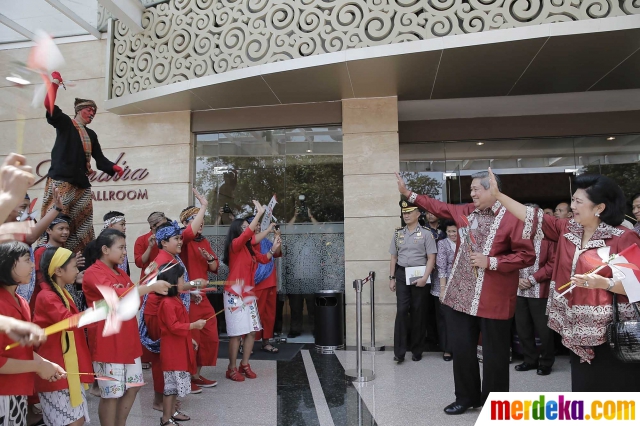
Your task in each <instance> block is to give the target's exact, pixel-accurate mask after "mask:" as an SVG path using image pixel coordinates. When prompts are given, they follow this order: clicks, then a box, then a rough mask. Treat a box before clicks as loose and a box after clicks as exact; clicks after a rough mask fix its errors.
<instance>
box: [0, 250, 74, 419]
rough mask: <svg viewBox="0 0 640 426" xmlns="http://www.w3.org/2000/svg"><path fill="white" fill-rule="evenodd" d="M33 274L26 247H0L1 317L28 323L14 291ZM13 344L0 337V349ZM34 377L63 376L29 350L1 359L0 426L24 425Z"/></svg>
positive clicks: (24, 348) (21, 301) (25, 305)
mask: <svg viewBox="0 0 640 426" xmlns="http://www.w3.org/2000/svg"><path fill="white" fill-rule="evenodd" d="M32 272H33V262H31V253H30V251H29V246H27V245H26V244H24V243H19V242H15V241H14V242H9V243H3V244H0V315H4V316H7V317H11V318H15V319H17V320H20V321H28V322H29V321H31V312H30V309H29V304H28V303H27V301H26V300H25V299H23V298H22V297H21V296H20V295H18V294H16V288H17V287H18V285H20V284H28V283H29V281H30V280H31V273H32ZM12 343H13V340H12V339H11V338H10V337H9V335H6V334H0V347H1V348H3V349H4V348H5V347H6V346H7V345H10V344H12ZM33 373H36V374H37V375H38V376H39V377H40V378H41V379H44V380H49V381H51V382H54V381H56V380H58V379H60V378H63V377H64V376H65V375H66V372H65V371H64V369H62V367H60V366H59V365H58V364H56V363H53V362H51V361H48V360H46V359H44V358H42V357H41V356H40V355H38V354H36V353H34V352H33V348H32V347H31V346H18V347H17V348H13V349H10V350H8V351H4V350H3V351H2V355H0V424H6V423H8V424H11V425H26V424H27V396H29V395H31V394H33V389H34V381H35V375H34V374H33Z"/></svg>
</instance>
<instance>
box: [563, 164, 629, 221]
mask: <svg viewBox="0 0 640 426" xmlns="http://www.w3.org/2000/svg"><path fill="white" fill-rule="evenodd" d="M575 186H576V188H578V189H583V190H584V191H585V192H586V193H587V197H589V200H590V201H591V202H592V203H593V204H604V205H605V208H604V211H603V212H602V213H600V220H601V221H603V222H604V223H606V224H607V225H611V226H618V225H620V224H621V223H622V222H623V221H624V212H625V210H626V206H625V198H624V193H623V192H622V189H620V187H619V186H618V184H617V183H615V182H614V180H613V179H611V178H608V177H606V176H602V175H586V174H585V175H580V176H578V177H576V179H575Z"/></svg>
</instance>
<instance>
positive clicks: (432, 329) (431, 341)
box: [425, 284, 442, 350]
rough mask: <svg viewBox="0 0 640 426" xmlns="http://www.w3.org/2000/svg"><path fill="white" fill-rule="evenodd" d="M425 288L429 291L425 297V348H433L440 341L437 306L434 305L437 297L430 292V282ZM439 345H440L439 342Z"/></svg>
mask: <svg viewBox="0 0 640 426" xmlns="http://www.w3.org/2000/svg"><path fill="white" fill-rule="evenodd" d="M427 288H428V289H429V291H428V292H427V297H426V300H425V311H426V316H425V321H426V322H425V327H426V329H427V339H426V343H427V345H428V346H429V347H427V348H426V349H427V350H431V349H432V348H433V349H435V346H436V345H438V344H439V343H440V340H439V329H438V318H437V317H438V308H437V305H436V303H437V302H436V300H437V299H438V298H437V297H436V296H434V295H433V294H431V284H427ZM440 345H442V344H441V343H440Z"/></svg>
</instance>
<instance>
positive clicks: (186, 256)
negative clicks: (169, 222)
mask: <svg viewBox="0 0 640 426" xmlns="http://www.w3.org/2000/svg"><path fill="white" fill-rule="evenodd" d="M195 237H196V236H195V234H194V233H193V229H191V226H187V227H186V228H185V229H184V231H182V252H181V253H180V259H182V263H184V266H186V268H187V272H188V273H189V279H190V280H196V279H199V278H201V279H204V280H207V281H208V280H209V275H208V274H207V271H209V265H208V264H207V259H205V258H204V256H202V253H200V249H201V248H202V249H204V250H206V251H207V253H209V254H210V255H212V256H213V257H214V258H215V260H216V262H217V261H218V256H216V254H215V253H214V252H213V250H212V249H211V244H209V241H207V239H206V238H203V239H202V240H200V241H195ZM213 272H214V273H217V272H218V270H217V269H216V270H215V271H213Z"/></svg>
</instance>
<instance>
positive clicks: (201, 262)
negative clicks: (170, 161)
mask: <svg viewBox="0 0 640 426" xmlns="http://www.w3.org/2000/svg"><path fill="white" fill-rule="evenodd" d="M193 191H194V194H195V196H196V198H197V199H198V201H200V204H201V207H200V208H198V207H195V206H190V207H187V208H186V209H184V210H182V212H180V222H181V223H182V224H183V225H184V226H185V228H184V230H183V231H182V250H181V252H180V258H181V259H182V262H183V263H184V265H185V267H186V268H187V272H188V275H189V279H190V280H193V281H196V280H197V281H200V282H201V283H202V284H204V285H206V283H208V282H209V275H208V273H209V272H212V273H214V274H215V273H217V272H218V258H217V256H216V255H215V253H214V252H213V250H212V249H211V244H209V241H207V239H206V238H205V237H204V236H203V235H202V228H203V226H204V215H205V212H206V210H207V199H206V198H205V197H203V196H201V195H200V194H199V193H198V191H196V190H195V189H194V190H193ZM215 314H216V312H215V310H214V309H213V306H211V302H210V301H209V298H208V297H207V296H206V295H202V299H201V300H200V303H196V302H195V301H194V302H193V303H191V306H190V308H189V318H190V320H191V321H196V320H199V319H202V318H211V319H210V320H209V321H207V324H206V326H205V327H204V328H203V329H202V330H194V331H193V332H192V333H191V335H192V337H193V339H194V340H195V341H196V343H197V344H198V350H197V351H196V366H197V370H196V373H195V374H194V375H193V376H192V377H191V381H192V382H193V383H194V384H195V385H196V386H199V387H202V388H210V387H214V386H216V385H217V384H218V383H217V382H216V381H215V380H209V379H207V378H206V377H203V376H202V375H201V374H200V372H201V370H202V367H205V366H207V367H215V366H216V363H217V360H218V346H219V344H220V341H219V338H218V320H217V319H216V317H215Z"/></svg>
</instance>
